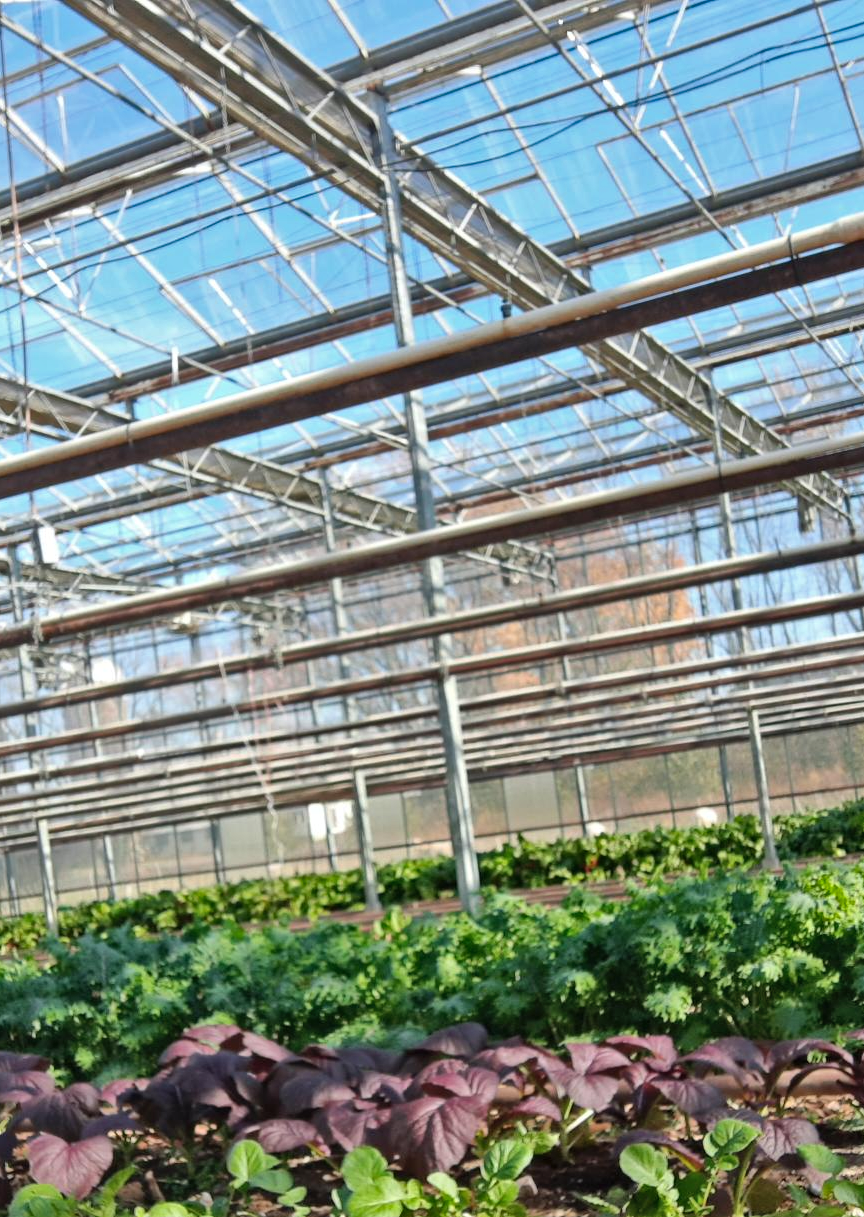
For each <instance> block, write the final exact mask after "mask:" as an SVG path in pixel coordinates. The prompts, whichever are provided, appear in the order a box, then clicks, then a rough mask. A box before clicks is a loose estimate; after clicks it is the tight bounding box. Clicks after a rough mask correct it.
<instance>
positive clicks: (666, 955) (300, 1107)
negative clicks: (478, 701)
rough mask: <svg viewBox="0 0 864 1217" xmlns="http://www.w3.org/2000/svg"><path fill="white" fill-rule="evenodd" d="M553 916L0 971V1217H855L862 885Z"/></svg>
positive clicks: (863, 979) (671, 900)
mask: <svg viewBox="0 0 864 1217" xmlns="http://www.w3.org/2000/svg"><path fill="white" fill-rule="evenodd" d="M733 827H734V826H733ZM613 888H614V890H612V889H613ZM559 891H560V889H556V893H555V894H556V895H557V894H558V892H559ZM549 895H550V893H548V892H546V891H544V889H543V888H542V887H539V886H538V887H536V888H534V889H533V890H532V892H531V896H532V897H537V898H539V900H538V902H537V903H534V902H532V901H529V900H523V899H518V898H516V897H514V896H512V895H497V896H491V897H490V898H489V899H488V900H487V901H486V903H485V906H484V908H483V910H482V912H481V914H480V915H479V917H477V918H476V919H474V918H470V917H468V916H466V915H465V914H463V913H460V912H453V913H446V912H441V915H439V916H437V917H433V916H431V915H429V914H426V915H422V916H416V917H410V916H408V915H407V914H406V913H405V912H403V911H401V910H398V909H393V910H390V911H388V912H387V913H385V914H384V915H383V916H381V917H380V918H379V919H377V920H376V921H375V922H374V923H373V924H371V925H369V924H366V923H365V919H364V923H361V924H339V923H335V922H328V923H320V924H318V925H316V926H314V927H313V928H312V929H309V930H306V931H302V932H297V931H292V930H291V929H290V928H288V926H287V925H278V924H277V925H272V926H265V927H262V928H260V929H256V930H252V931H247V930H245V929H244V928H243V927H242V926H240V925H238V924H237V923H236V922H230V921H229V922H227V923H225V924H223V925H220V926H216V927H209V926H206V925H200V926H195V927H190V928H186V929H183V928H180V929H172V930H170V931H169V932H163V933H161V934H160V933H155V934H154V933H153V932H152V931H151V932H149V933H146V934H143V935H141V934H140V933H136V932H135V931H133V930H132V929H131V928H130V927H128V926H127V927H121V928H115V929H101V930H100V931H99V933H98V934H84V935H82V936H80V937H77V938H75V939H74V940H73V941H71V942H68V943H63V942H60V941H54V942H53V943H52V944H51V955H50V958H48V959H47V960H45V959H42V960H40V959H39V958H36V957H34V956H32V955H30V956H28V955H26V954H25V955H22V956H21V957H19V958H15V959H12V960H7V961H5V962H3V963H0V1043H3V1044H5V1045H6V1049H7V1050H6V1051H5V1052H3V1053H0V1111H2V1125H0V1206H2V1205H4V1204H5V1205H6V1206H8V1208H9V1212H10V1217H127V1214H128V1217H243V1215H244V1214H254V1215H256V1217H267V1215H268V1214H270V1213H271V1212H272V1213H273V1214H274V1217H277V1215H278V1217H309V1215H310V1213H311V1214H313V1217H319V1214H320V1217H329V1215H330V1214H333V1215H334V1217H409V1215H410V1214H420V1217H525V1214H526V1213H527V1212H530V1213H532V1214H537V1215H538V1217H539V1215H540V1214H542V1215H543V1217H567V1215H569V1214H573V1213H577V1214H587V1213H590V1214H595V1213H596V1214H598V1215H599V1214H605V1215H606V1217H762V1215H763V1214H773V1213H775V1212H777V1213H780V1212H782V1213H784V1214H787V1213H788V1214H789V1215H790V1217H860V1215H861V1211H864V1182H862V1162H864V1154H862V1142H864V1112H862V1104H864V1029H862V1024H864V1011H862V994H864V863H862V862H854V861H849V860H848V859H847V860H846V861H845V862H843V863H842V864H841V863H840V862H834V863H821V864H819V865H812V866H805V867H798V866H793V865H792V864H789V865H787V867H786V868H785V869H784V870H783V871H782V872H780V873H768V872H764V871H757V872H753V871H749V872H748V871H744V870H740V871H737V872H735V873H732V874H728V875H723V874H720V875H714V876H707V877H698V876H690V877H685V878H680V879H677V880H675V881H672V882H666V881H663V880H659V879H656V880H655V879H651V878H648V879H645V880H642V881H640V882H639V883H635V884H631V885H630V886H629V889H628V896H629V898H628V899H627V900H626V901H621V900H620V899H617V897H620V895H621V887H620V882H619V881H615V883H614V884H612V886H611V887H610V886H607V888H606V890H604V888H603V886H602V885H601V884H590V885H589V884H584V883H583V884H577V885H571V886H570V887H569V889H567V890H566V894H565V895H564V898H563V900H562V902H561V903H560V905H559V906H558V907H549V906H547V905H546V904H544V903H543V902H542V901H543V899H545V898H548V896H549ZM514 1030H518V1032H519V1034H518V1035H517V1036H514V1035H513V1032H514ZM166 1041H168V1047H167V1048H166V1047H165V1044H166ZM303 1045H306V1046H305V1047H304V1046H303ZM49 1061H50V1062H51V1063H52V1067H49ZM82 1078H88V1079H89V1080H87V1081H83V1080H82ZM837 1150H843V1151H844V1154H843V1155H839V1154H838V1153H837V1152H836V1151H837ZM849 1151H851V1153H850V1152H849Z"/></svg>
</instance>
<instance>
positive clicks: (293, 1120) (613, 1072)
mask: <svg viewBox="0 0 864 1217" xmlns="http://www.w3.org/2000/svg"><path fill="white" fill-rule="evenodd" d="M859 1038H861V1039H864V1033H861V1035H860V1036H859ZM814 1055H818V1057H819V1060H820V1062H824V1061H828V1062H829V1063H830V1065H831V1066H832V1067H833V1068H834V1069H835V1070H839V1072H840V1076H841V1084H842V1085H843V1086H844V1088H845V1089H846V1090H847V1092H848V1093H849V1094H850V1095H852V1096H853V1097H855V1098H858V1099H859V1101H862V1100H864V1060H862V1055H861V1053H860V1052H859V1053H858V1054H857V1055H856V1054H853V1053H852V1052H850V1051H848V1050H846V1049H844V1048H840V1047H838V1046H837V1045H834V1044H830V1043H827V1042H826V1041H823V1040H818V1039H801V1040H789V1041H783V1042H782V1043H778V1044H773V1045H762V1044H756V1043H753V1042H752V1041H750V1040H746V1039H743V1038H740V1037H727V1038H725V1039H720V1040H716V1041H714V1042H712V1043H709V1044H705V1045H703V1046H702V1047H701V1048H699V1049H697V1050H695V1051H693V1052H688V1053H684V1054H681V1053H679V1052H678V1050H677V1048H676V1046H675V1044H674V1042H673V1041H672V1040H671V1039H670V1038H669V1037H668V1036H665V1035H658V1036H615V1037H613V1038H610V1039H608V1040H606V1041H605V1042H603V1043H600V1044H593V1043H570V1044H567V1045H566V1049H565V1051H564V1052H563V1053H555V1052H551V1051H549V1049H548V1048H544V1047H541V1046H538V1045H535V1044H529V1043H526V1042H525V1041H524V1040H522V1039H520V1038H518V1037H514V1038H512V1039H510V1040H507V1041H505V1042H503V1043H499V1044H490V1043H489V1038H488V1035H487V1032H486V1030H485V1028H483V1027H481V1026H480V1025H479V1024H477V1023H465V1024H460V1025H457V1026H453V1027H447V1028H445V1029H444V1030H442V1031H438V1032H436V1033H435V1034H434V1035H431V1036H429V1037H427V1038H426V1039H425V1040H423V1041H422V1042H420V1043H419V1044H417V1045H415V1046H414V1047H413V1048H411V1049H409V1050H407V1051H405V1052H393V1051H388V1050H386V1049H383V1048H378V1047H374V1046H367V1045H357V1046H353V1047H349V1048H332V1047H330V1046H328V1045H325V1044H312V1045H310V1046H308V1047H307V1048H305V1049H304V1050H303V1051H302V1052H299V1053H298V1052H294V1051H291V1050H289V1049H288V1048H285V1047H283V1046H282V1045H281V1044H278V1043H275V1042H274V1041H272V1040H269V1039H266V1038H265V1037H263V1036H261V1035H258V1034H256V1033H254V1032H251V1031H246V1030H244V1029H242V1028H240V1027H237V1026H221V1025H208V1026H201V1027H192V1028H190V1029H189V1030H188V1031H186V1032H184V1034H183V1035H182V1036H181V1037H180V1038H179V1039H177V1040H175V1041H174V1042H173V1043H172V1044H170V1045H169V1047H168V1048H166V1050H165V1052H164V1053H163V1054H162V1057H161V1058H160V1062H159V1064H160V1067H159V1070H158V1072H157V1073H156V1074H155V1076H154V1077H152V1078H150V1079H146V1078H144V1079H138V1080H137V1081H134V1082H131V1081H123V1082H116V1083H112V1084H111V1085H110V1086H107V1087H105V1088H104V1089H103V1090H101V1091H98V1090H96V1089H95V1088H94V1087H92V1086H90V1085H88V1084H86V1083H76V1084H75V1085H73V1086H68V1087H66V1088H65V1089H58V1088H57V1087H56V1085H55V1082H54V1079H53V1078H52V1076H51V1074H50V1073H48V1072H47V1068H48V1063H47V1061H45V1060H43V1059H42V1058H41V1057H37V1056H21V1055H16V1054H14V1053H0V1115H4V1116H5V1117H6V1120H7V1122H6V1129H5V1131H4V1132H3V1133H2V1135H0V1168H2V1174H0V1185H2V1184H3V1183H4V1182H5V1183H7V1184H8V1181H9V1178H10V1177H11V1176H10V1171H11V1163H12V1162H13V1158H14V1157H15V1155H16V1151H19V1150H20V1148H21V1147H22V1146H25V1147H26V1152H27V1154H28V1155H29V1160H30V1170H31V1174H32V1176H33V1178H34V1179H36V1180H38V1181H40V1182H47V1183H53V1184H54V1185H55V1186H56V1187H59V1188H60V1189H61V1190H62V1191H65V1192H66V1193H67V1194H69V1195H75V1196H84V1195H87V1194H89V1192H90V1191H91V1190H92V1189H93V1188H94V1187H95V1186H97V1185H98V1183H99V1182H100V1180H101V1179H102V1178H103V1177H104V1175H105V1174H106V1173H107V1172H108V1171H109V1170H110V1168H111V1165H112V1160H113V1152H114V1143H115V1141H116V1139H117V1138H128V1137H130V1136H138V1135H141V1134H147V1135H148V1136H149V1137H150V1138H151V1140H152V1138H153V1137H161V1138H163V1139H164V1140H165V1141H167V1142H169V1143H170V1144H172V1145H173V1146H176V1147H179V1148H180V1149H181V1150H182V1151H183V1153H185V1154H186V1155H187V1158H188V1159H189V1160H190V1161H191V1160H192V1158H194V1155H195V1154H196V1153H197V1152H198V1147H199V1145H200V1140H201V1138H202V1137H204V1138H205V1139H206V1138H208V1137H211V1136H212V1137H213V1138H215V1139H216V1140H218V1143H219V1144H220V1145H221V1144H222V1142H223V1141H224V1138H225V1137H226V1136H227V1137H229V1138H233V1139H235V1140H241V1139H245V1138H253V1139H256V1140H258V1141H259V1142H260V1144H261V1146H262V1148H263V1149H264V1150H265V1151H266V1152H268V1153H274V1154H291V1153H296V1152H298V1151H299V1152H308V1150H309V1148H310V1147H312V1148H313V1149H314V1150H317V1151H320V1152H326V1153H328V1154H337V1155H338V1154H342V1153H346V1152H348V1151H349V1150H351V1149H354V1148H356V1147H358V1146H360V1145H370V1146H373V1147H375V1148H376V1149H378V1150H380V1151H381V1152H382V1153H383V1154H384V1155H385V1157H386V1158H387V1159H388V1160H389V1162H390V1163H391V1164H392V1165H393V1166H394V1167H395V1168H396V1169H398V1170H401V1171H404V1172H405V1173H407V1174H411V1175H414V1176H416V1177H419V1178H425V1177H426V1176H428V1175H429V1174H430V1173H431V1172H432V1171H449V1170H451V1169H453V1168H454V1167H456V1166H458V1165H459V1163H460V1162H462V1161H463V1160H464V1159H465V1157H466V1155H470V1154H472V1153H473V1152H474V1150H475V1149H476V1143H477V1137H478V1134H483V1135H484V1136H488V1137H490V1138H496V1137H500V1136H502V1135H503V1136H519V1135H520V1130H523V1131H524V1130H526V1129H536V1130H546V1131H551V1132H553V1133H555V1134H556V1136H557V1137H558V1144H559V1152H560V1153H561V1154H563V1155H565V1156H566V1155H567V1154H568V1153H569V1152H570V1150H571V1149H572V1148H573V1147H574V1146H575V1145H577V1144H578V1142H579V1140H580V1139H581V1138H582V1137H584V1136H586V1135H593V1134H591V1126H592V1122H593V1121H594V1120H595V1118H597V1117H599V1118H601V1120H602V1121H603V1122H605V1123H606V1124H610V1123H615V1122H617V1123H620V1124H625V1125H628V1124H629V1125H631V1126H635V1127H633V1128H632V1131H631V1132H629V1133H625V1134H624V1138H623V1139H622V1141H620V1142H619V1145H620V1146H621V1147H622V1148H623V1145H624V1144H626V1143H627V1142H628V1141H633V1140H642V1141H648V1142H653V1143H656V1144H663V1145H664V1146H666V1147H667V1148H670V1149H671V1150H672V1152H675V1153H679V1154H680V1155H681V1156H682V1157H686V1156H687V1155H689V1156H690V1160H691V1162H692V1160H693V1154H694V1152H695V1151H693V1150H692V1149H691V1148H690V1147H689V1146H688V1144H687V1143H686V1136H685V1139H684V1140H678V1141H676V1140H675V1139H674V1137H671V1136H670V1135H668V1134H664V1133H658V1132H656V1131H652V1130H649V1129H646V1128H644V1127H640V1125H643V1124H644V1123H645V1121H646V1119H647V1117H648V1116H649V1114H650V1113H651V1112H652V1111H653V1109H654V1108H655V1107H658V1106H662V1107H664V1108H665V1109H677V1110H678V1111H680V1112H681V1113H682V1114H683V1115H684V1117H685V1129H686V1130H689V1128H690V1126H691V1122H695V1124H696V1125H698V1126H699V1127H700V1128H701V1129H702V1130H705V1129H708V1128H710V1127H712V1126H713V1125H714V1124H715V1123H716V1122H717V1121H718V1120H719V1119H722V1118H724V1116H729V1115H734V1116H736V1117H738V1118H739V1119H742V1120H746V1121H748V1122H751V1123H754V1124H756V1125H757V1126H758V1128H759V1130H760V1137H759V1142H758V1151H759V1153H760V1154H761V1155H762V1156H763V1157H764V1158H765V1160H766V1161H767V1160H771V1161H782V1160H784V1159H785V1158H788V1157H789V1155H791V1154H793V1153H794V1152H795V1150H796V1148H797V1147H798V1146H799V1145H800V1144H804V1143H807V1142H808V1141H815V1140H817V1139H818V1138H817V1132H816V1128H815V1126H814V1125H813V1124H811V1123H810V1122H809V1121H806V1120H798V1119H794V1120H790V1119H786V1118H780V1113H781V1112H782V1104H783V1102H784V1101H785V1098H786V1097H787V1096H788V1095H789V1094H792V1093H794V1092H795V1090H796V1088H797V1087H799V1086H800V1085H802V1084H803V1082H804V1080H805V1079H806V1078H807V1077H809V1076H810V1075H811V1073H812V1072H813V1071H814V1070H816V1069H817V1068H824V1063H817V1062H814V1061H812V1060H811V1057H812V1056H814ZM733 1095H737V1096H740V1100H741V1102H742V1106H741V1107H740V1108H736V1107H734V1106H731V1105H730V1100H731V1099H732V1097H733ZM687 1135H689V1132H688V1133H687ZM658 1139H659V1140H658ZM214 1144H216V1141H214Z"/></svg>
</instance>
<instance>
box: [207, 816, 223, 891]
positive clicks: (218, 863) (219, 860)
mask: <svg viewBox="0 0 864 1217" xmlns="http://www.w3.org/2000/svg"><path fill="white" fill-rule="evenodd" d="M210 843H211V845H212V846H213V870H214V871H215V873H216V882H217V883H225V882H226V879H227V875H226V873H225V852H224V850H223V849H222V825H221V824H220V823H219V821H218V820H211V821H210Z"/></svg>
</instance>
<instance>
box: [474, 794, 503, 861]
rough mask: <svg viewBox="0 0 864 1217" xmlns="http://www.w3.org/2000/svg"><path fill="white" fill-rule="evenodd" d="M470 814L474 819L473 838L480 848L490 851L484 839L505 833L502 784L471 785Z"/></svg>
mask: <svg viewBox="0 0 864 1217" xmlns="http://www.w3.org/2000/svg"><path fill="white" fill-rule="evenodd" d="M471 812H472V814H473V817H474V836H475V838H476V839H477V841H478V842H480V841H482V845H481V848H483V849H491V848H492V846H491V844H490V843H489V842H488V841H483V840H482V839H483V838H484V837H488V836H490V835H492V834H498V833H506V831H507V816H506V814H505V811H504V783H503V782H502V781H500V780H499V779H497V778H496V779H495V780H493V781H491V782H472V783H471Z"/></svg>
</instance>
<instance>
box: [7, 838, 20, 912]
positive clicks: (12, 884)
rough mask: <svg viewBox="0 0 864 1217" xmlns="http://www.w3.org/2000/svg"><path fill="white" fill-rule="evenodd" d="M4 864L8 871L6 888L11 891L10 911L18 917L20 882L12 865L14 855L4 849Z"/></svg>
mask: <svg viewBox="0 0 864 1217" xmlns="http://www.w3.org/2000/svg"><path fill="white" fill-rule="evenodd" d="M3 866H4V869H5V871H6V890H7V892H8V893H9V912H10V914H11V915H12V916H13V917H17V916H19V915H20V913H21V901H20V900H19V899H18V883H17V881H16V879H15V868H14V866H13V865H12V855H11V854H10V853H9V851H8V850H4V851H3Z"/></svg>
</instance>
